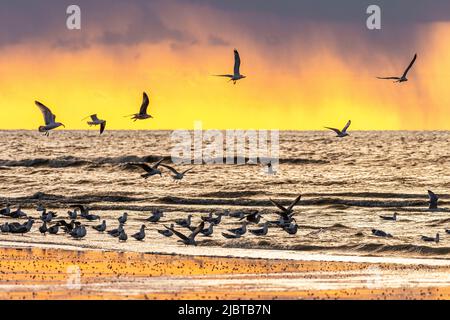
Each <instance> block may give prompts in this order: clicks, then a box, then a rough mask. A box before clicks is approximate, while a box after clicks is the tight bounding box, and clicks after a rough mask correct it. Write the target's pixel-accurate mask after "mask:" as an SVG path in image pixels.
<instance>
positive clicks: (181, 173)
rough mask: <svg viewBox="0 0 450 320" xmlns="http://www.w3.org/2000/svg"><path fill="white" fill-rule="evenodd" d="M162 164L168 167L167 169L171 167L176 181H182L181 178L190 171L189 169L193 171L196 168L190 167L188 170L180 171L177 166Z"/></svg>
mask: <svg viewBox="0 0 450 320" xmlns="http://www.w3.org/2000/svg"><path fill="white" fill-rule="evenodd" d="M161 166H163V167H164V168H167V169H169V170H170V171H172V172H173V175H172V178H173V179H174V180H175V181H180V180H181V179H183V178H184V175H185V174H186V173H188V172H189V171H191V170H192V169H194V168H189V169H187V170H184V171H183V172H178V171H177V170H176V169H175V168H173V167H171V166H168V165H167V164H161Z"/></svg>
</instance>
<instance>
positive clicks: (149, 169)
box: [131, 158, 164, 179]
mask: <svg viewBox="0 0 450 320" xmlns="http://www.w3.org/2000/svg"><path fill="white" fill-rule="evenodd" d="M163 161H164V158H163V159H160V160H159V161H158V162H156V163H155V164H153V165H152V166H151V167H150V166H149V165H148V164H145V163H131V165H132V166H136V167H140V168H142V169H144V170H145V172H147V173H144V174H142V175H141V177H142V178H144V179H147V178H149V177H151V176H154V175H156V174H159V175H160V176H161V170H159V169H158V167H159V165H160V164H161V162H163Z"/></svg>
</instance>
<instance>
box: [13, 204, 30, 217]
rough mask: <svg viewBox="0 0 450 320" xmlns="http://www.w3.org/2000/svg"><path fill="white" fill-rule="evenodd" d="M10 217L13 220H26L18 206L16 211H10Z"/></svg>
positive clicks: (24, 214) (25, 215)
mask: <svg viewBox="0 0 450 320" xmlns="http://www.w3.org/2000/svg"><path fill="white" fill-rule="evenodd" d="M10 217H11V218H13V219H20V218H26V217H27V214H26V213H25V212H23V211H22V207H21V206H19V207H18V208H17V209H16V210H14V211H11V213H10Z"/></svg>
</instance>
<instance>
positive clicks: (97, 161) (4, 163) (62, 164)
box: [0, 155, 328, 169]
mask: <svg viewBox="0 0 450 320" xmlns="http://www.w3.org/2000/svg"><path fill="white" fill-rule="evenodd" d="M160 159H164V160H165V161H167V162H175V163H176V162H178V161H180V159H178V158H172V157H170V156H167V155H164V156H159V155H149V156H137V155H127V156H119V157H98V158H88V159H84V158H79V157H73V156H64V157H56V158H32V159H21V160H6V159H0V168H8V167H49V168H66V167H80V166H100V165H108V164H109V165H126V164H129V163H133V162H146V163H153V162H157V161H159V160H160ZM215 160H216V161H217V162H218V163H220V160H221V159H220V158H218V159H215ZM222 160H223V163H224V164H225V163H226V158H223V159H222ZM242 160H243V161H244V162H245V163H247V162H248V161H249V158H243V157H234V158H233V163H232V164H240V162H238V161H242ZM194 161H196V160H195V159H192V163H194ZM279 161H280V163H288V164H325V163H328V161H324V160H315V159H301V158H294V159H289V158H285V159H280V160H279ZM199 162H200V163H202V164H204V162H201V161H199ZM249 165H250V164H249ZM125 168H126V169H131V168H132V167H131V166H128V167H127V166H125Z"/></svg>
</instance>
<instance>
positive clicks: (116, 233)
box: [108, 223, 123, 238]
mask: <svg viewBox="0 0 450 320" xmlns="http://www.w3.org/2000/svg"><path fill="white" fill-rule="evenodd" d="M122 231H123V224H122V223H120V224H119V226H118V227H117V229H113V230H109V231H108V234H109V235H111V236H113V237H114V238H117V237H118V236H119V235H120V233H121V232H122Z"/></svg>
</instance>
